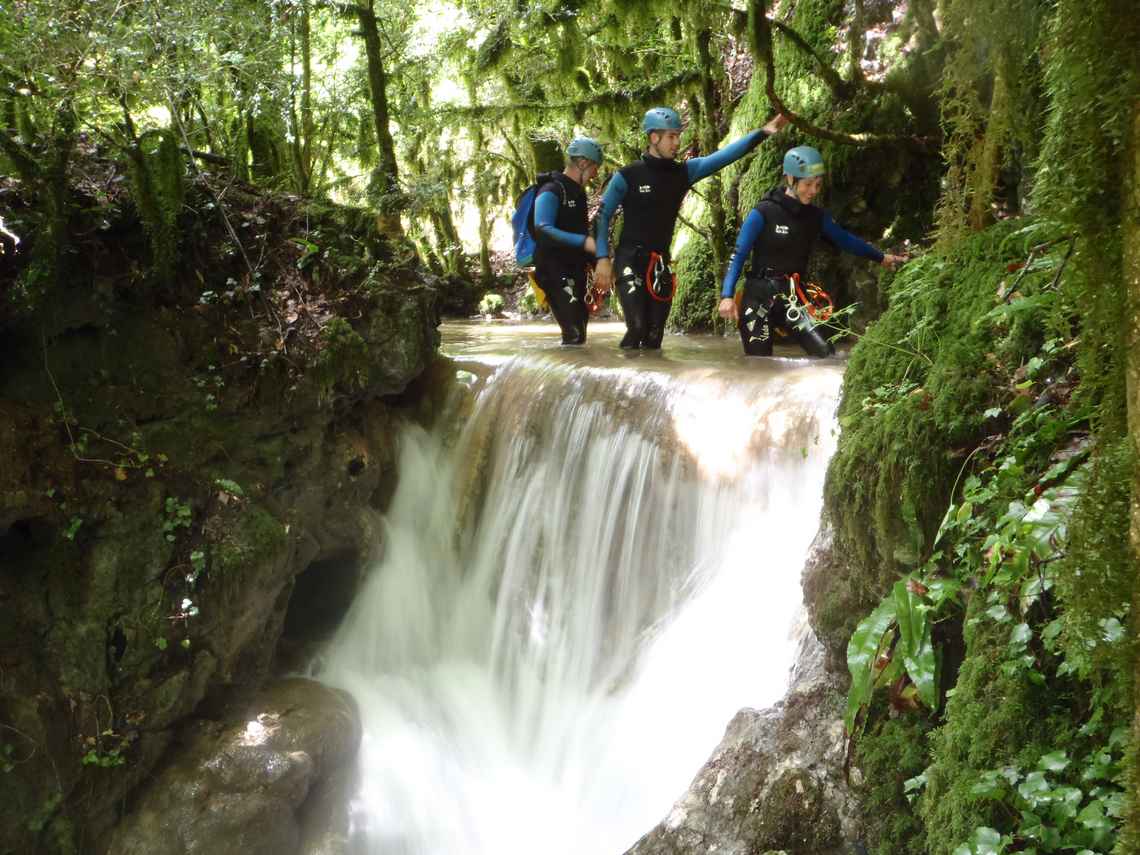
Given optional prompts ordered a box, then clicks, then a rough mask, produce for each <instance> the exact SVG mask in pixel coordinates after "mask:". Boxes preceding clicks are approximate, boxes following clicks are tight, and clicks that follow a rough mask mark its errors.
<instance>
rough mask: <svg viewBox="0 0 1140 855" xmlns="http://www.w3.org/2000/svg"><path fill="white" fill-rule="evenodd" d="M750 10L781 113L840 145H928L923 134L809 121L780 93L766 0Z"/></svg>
mask: <svg viewBox="0 0 1140 855" xmlns="http://www.w3.org/2000/svg"><path fill="white" fill-rule="evenodd" d="M749 13H750V16H751V17H750V23H752V24H753V26H752V27H751V28H750V30H751V33H752V36H753V44H752V50H753V52H754V54H755V55H756V58H757V60H758V61H760V62H762V63H763V64H764V73H765V82H764V92H765V94H766V95H767V96H768V103H770V104H771V105H772V107H774V108H775V109H776V110H778V111H779V112H780V113H783V114H784V115H785V116H787V117H788V120H789V121H790V122H791V123H792V124H793V125H795V126H796V127H798V128H799V129H800V130H802V131H804V132H805V133H807V134H809V135H811V136H813V137H818V138H819V139H824V140H829V141H830V142H834V143H839V144H840V145H859V146H865V145H885V144H894V143H904V144H906V145H910V146H914V147H915V148H919V149H923V150H925V149H926V148H927V145H928V142H929V141H928V140H926V139H924V138H923V137H917V136H908V135H900V134H870V133H859V134H847V133H842V132H840V131H833V130H830V129H828V128H821V127H820V126H819V125H816V124H813V123H812V122H810V121H808V120H807V119H806V118H804V117H803V116H801V115H800V114H799V113H796V112H794V111H793V110H791V109H789V108H788V106H787V105H786V104H784V102H783V100H782V99H781V98H780V96H779V95H777V94H776V63H775V61H774V60H773V58H772V29H771V27H770V26H769V25H770V24H771V21H770V20H769V19H768V17H767V16H766V15H765V14H764V2H763V0H753V3H752V5H751V6H750V7H749Z"/></svg>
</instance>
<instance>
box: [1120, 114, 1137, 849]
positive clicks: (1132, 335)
mask: <svg viewBox="0 0 1140 855" xmlns="http://www.w3.org/2000/svg"><path fill="white" fill-rule="evenodd" d="M1125 162H1126V164H1127V168H1126V171H1125V182H1124V200H1123V201H1124V204H1123V205H1122V206H1121V211H1122V214H1121V220H1122V222H1121V226H1122V232H1123V238H1124V265H1123V267H1124V289H1125V299H1126V301H1127V302H1126V305H1127V307H1128V365H1127V366H1126V371H1127V392H1128V432H1129V434H1130V435H1131V438H1132V453H1133V460H1134V461H1140V99H1137V100H1135V101H1134V102H1133V104H1132V116H1131V121H1130V122H1129V135H1128V145H1127V147H1126V148H1125ZM1132 473H1133V474H1132V526H1131V537H1130V541H1131V545H1132V557H1133V561H1134V563H1133V567H1140V465H1133V467H1132ZM1132 636H1133V637H1132V644H1133V656H1134V659H1133V676H1134V679H1133V692H1134V693H1136V687H1138V686H1140V655H1137V652H1138V651H1140V572H1138V573H1136V575H1135V576H1134V578H1133V594H1132ZM1133 705H1134V707H1135V710H1136V712H1135V715H1134V718H1133V723H1132V750H1131V752H1130V755H1129V756H1130V769H1129V779H1130V785H1129V788H1128V793H1129V805H1128V814H1127V817H1126V819H1125V825H1124V829H1123V831H1122V834H1121V839H1120V842H1119V845H1118V846H1117V849H1116V851H1117V852H1122V853H1123V852H1140V795H1138V792H1140V697H1138V696H1135V694H1134V697H1133Z"/></svg>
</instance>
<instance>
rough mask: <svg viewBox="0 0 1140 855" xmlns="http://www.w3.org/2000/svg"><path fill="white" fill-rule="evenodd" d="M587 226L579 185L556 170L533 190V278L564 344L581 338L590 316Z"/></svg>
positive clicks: (582, 190) (580, 341)
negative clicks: (587, 302) (548, 307)
mask: <svg viewBox="0 0 1140 855" xmlns="http://www.w3.org/2000/svg"><path fill="white" fill-rule="evenodd" d="M588 226H589V222H588V217H587V211H586V191H585V190H584V189H583V188H582V185H581V184H579V183H578V182H577V181H575V180H574V179H572V178H570V177H568V176H567V175H565V174H564V173H556V174H554V175H552V176H551V177H550V180H548V181H547V182H546V183H545V184H543V185H542V186H541V187H539V188H538V193H537V196H536V198H535V201H534V234H535V238H536V243H537V249H536V251H535V254H534V278H535V280H536V281H537V282H538V286H539V287H540V288H541V289H542V290H543V291H544V292H545V293H546V299H547V301H548V302H549V303H550V310H551V311H552V312H553V313H554V319H555V320H556V321H558V326H560V327H561V328H562V343H563V344H585V342H586V322H587V321H588V320H589V317H590V313H589V311H588V310H587V308H586V265H587V264H588V263H589V262H590V261H591V260H592V259H591V258H590V256H589V254H588V253H587V252H586V250H585V249H584V248H583V247H584V246H585V243H586V233H587V230H588Z"/></svg>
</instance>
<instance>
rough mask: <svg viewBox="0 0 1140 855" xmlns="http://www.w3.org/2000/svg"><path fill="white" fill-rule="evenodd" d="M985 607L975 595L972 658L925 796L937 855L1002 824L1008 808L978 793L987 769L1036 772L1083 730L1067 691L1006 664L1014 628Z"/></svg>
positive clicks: (934, 739)
mask: <svg viewBox="0 0 1140 855" xmlns="http://www.w3.org/2000/svg"><path fill="white" fill-rule="evenodd" d="M985 608H986V604H985V602H984V599H983V598H982V597H975V598H973V600H972V601H971V605H970V608H969V609H968V610H967V623H966V626H967V632H966V659H965V662H964V663H963V664H962V668H961V670H960V671H959V674H958V681H957V683H956V684H955V687H954V694H953V696H952V697H951V698H950V699H949V700H948V701H947V703H946V710H945V724H944V725H943V726H942V727H940V728H939V729H938V730H937V731H935V732H934V734H933V735H932V736H931V742H930V766H929V767H928V768H927V770H926V776H927V785H926V790H925V792H924V793H923V795H922V798H921V799H920V800H919V814H920V815H921V817H922V821H923V824H924V826H925V829H926V848H925V849H924V850H923V851H925V852H927V853H929V855H952V853H953V852H954V850H955V849H956V848H957V847H958V846H959V845H960V844H961V843H962V842H963V841H965V840H967V839H968V838H969V837H970V835H971V834H973V832H974V829H975V828H977V827H979V826H990V827H997V828H1000V827H1002V824H1003V822H1004V821H1005V820H1006V819H1007V817H1006V816H1005V815H1004V814H1003V811H1005V807H1004V806H1003V805H1002V804H1001V803H1000V802H997V801H994V800H990V799H986V798H984V797H982V796H979V795H977V794H975V793H974V792H973V788H974V785H975V784H977V782H978V780H979V777H980V775H981V773H982V772H984V771H986V770H989V769H996V768H999V767H1001V766H1003V765H1007V764H1010V765H1013V764H1017V765H1019V767H1020V768H1022V769H1025V768H1030V769H1031V768H1033V767H1034V766H1035V765H1036V764H1037V762H1038V760H1039V759H1040V758H1041V756H1042V755H1043V754H1045V753H1047V752H1049V751H1053V750H1056V749H1057V748H1059V747H1063V746H1065V745H1066V744H1067V743H1068V742H1069V741H1071V739H1072V737H1073V733H1074V732H1075V730H1076V727H1077V724H1076V723H1075V722H1074V720H1073V717H1072V710H1071V709H1068V708H1067V704H1066V702H1065V698H1064V697H1063V696H1061V695H1054V694H1053V693H1052V691H1051V690H1050V689H1049V688H1048V687H1045V686H1037V685H1034V684H1033V683H1032V682H1030V681H1029V680H1026V679H1024V677H1023V676H1022V675H1021V674H1020V673H1012V674H1011V673H1007V672H1006V671H1004V670H1003V669H1002V665H1003V663H1004V662H1005V660H1006V651H1007V649H1008V641H1009V631H1010V625H1009V624H1008V623H997V622H995V621H992V620H988V619H987V618H986V617H985V616H984V611H985Z"/></svg>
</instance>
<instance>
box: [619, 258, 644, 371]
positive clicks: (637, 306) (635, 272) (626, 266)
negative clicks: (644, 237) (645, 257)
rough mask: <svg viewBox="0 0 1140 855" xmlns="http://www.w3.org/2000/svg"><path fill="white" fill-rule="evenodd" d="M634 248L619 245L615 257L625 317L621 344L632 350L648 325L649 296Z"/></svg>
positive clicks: (642, 341)
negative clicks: (624, 330) (624, 331)
mask: <svg viewBox="0 0 1140 855" xmlns="http://www.w3.org/2000/svg"><path fill="white" fill-rule="evenodd" d="M637 255H638V253H637V251H636V250H629V249H624V248H619V249H618V251H617V253H616V254H615V256H614V271H615V274H614V275H615V277H616V280H617V281H616V286H615V287H616V288H617V292H618V300H619V301H620V302H621V313H622V315H623V316H624V317H625V329H626V333H625V336H624V337H623V338H622V340H621V347H623V348H627V349H633V348H638V347H641V346H642V344H643V343H644V342H645V339H646V334H647V332H648V326H649V306H648V305H647V304H648V303H649V302H650V300H649V295H648V294H647V293H645V270H644V268H643V266H642V265H639V264H638V261H637Z"/></svg>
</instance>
